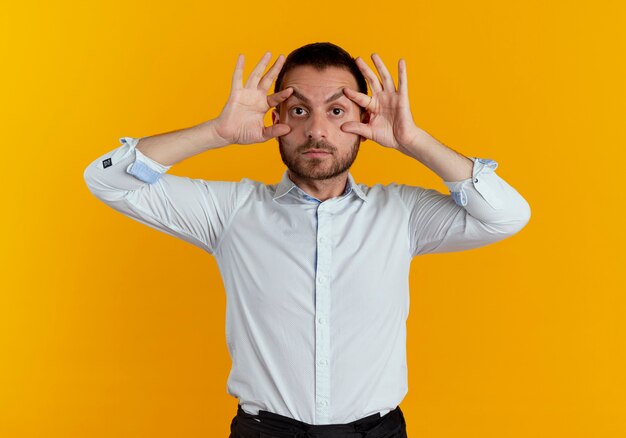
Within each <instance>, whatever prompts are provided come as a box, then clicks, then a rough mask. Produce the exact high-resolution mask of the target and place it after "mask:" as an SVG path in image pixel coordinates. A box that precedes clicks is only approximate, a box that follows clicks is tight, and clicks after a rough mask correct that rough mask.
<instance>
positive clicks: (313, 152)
mask: <svg viewBox="0 0 626 438" xmlns="http://www.w3.org/2000/svg"><path fill="white" fill-rule="evenodd" d="M330 154H331V153H330V152H329V151H327V150H325V149H309V150H307V151H305V152H304V155H308V156H310V157H321V156H324V155H330Z"/></svg>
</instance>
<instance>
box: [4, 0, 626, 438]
mask: <svg viewBox="0 0 626 438" xmlns="http://www.w3.org/2000/svg"><path fill="white" fill-rule="evenodd" d="M620 3H622V2H618V1H607V0H601V1H594V2H568V1H564V0H561V1H553V2H545V1H538V0H532V1H513V2H502V1H495V0H494V1H486V0H475V1H465V2H458V1H456V2H453V1H440V2H431V1H411V2H409V1H404V2H403V3H398V2H395V3H394V2H386V3H385V2H383V3H381V2H377V1H360V2H337V1H332V2H329V1H319V2H316V3H315V4H313V3H311V2H301V3H296V4H288V3H260V2H251V1H248V0H245V1H239V2H218V3H217V4H211V2H206V1H189V0H182V1H177V2H173V3H171V2H161V3H154V2H149V1H131V2H129V1H124V2H122V1H106V2H105V1H91V2H70V1H60V2H54V3H48V2H28V1H27V2H20V3H18V2H13V3H8V4H6V5H3V13H2V16H1V17H0V20H1V22H0V45H1V46H0V47H2V57H1V59H2V62H3V68H2V73H1V75H2V76H1V78H0V79H1V80H0V92H1V94H2V103H3V105H2V110H1V111H2V112H3V114H2V121H3V122H4V123H3V126H4V129H3V138H4V140H3V144H2V157H3V171H2V174H1V176H0V178H2V187H3V202H2V203H1V205H2V207H1V208H2V231H3V238H2V247H3V250H2V263H1V265H0V266H1V269H2V273H1V274H2V275H1V276H0V278H1V281H2V287H1V289H2V292H1V293H0V436H3V437H7V438H9V437H10V438H14V437H15V438H17V437H41V436H46V437H50V438H52V437H140V436H141V437H144V436H145V437H175V436H184V437H201V436H206V437H212V436H214V437H227V436H228V432H229V425H230V421H231V419H232V417H233V416H234V415H235V411H236V406H237V401H236V399H234V398H233V397H231V396H229V395H228V394H227V393H226V378H227V376H228V372H229V370H230V359H229V357H228V352H227V349H226V343H225V333H224V331H225V294H224V290H223V284H222V281H221V277H220V275H219V271H218V269H217V265H216V263H215V260H214V259H213V258H212V257H211V256H209V255H208V254H207V253H205V252H203V251H202V250H200V249H199V248H196V247H194V246H192V245H190V244H188V243H186V242H184V241H182V240H178V239H175V238H172V237H171V236H168V235H165V234H163V233H159V232H158V231H156V230H154V229H151V228H149V227H146V226H144V225H141V224H139V223H137V222H134V221H133V220H131V219H129V218H126V217H124V216H123V215H121V214H120V213H117V212H116V211H114V210H112V209H110V208H108V207H106V206H105V205H104V204H102V203H100V202H99V201H98V200H97V199H96V198H95V197H93V196H92V195H91V194H90V193H89V191H88V189H87V187H86V185H85V182H84V180H83V172H84V169H85V167H86V166H87V165H88V164H89V163H90V162H91V161H93V160H94V159H95V158H97V157H98V156H100V155H102V154H104V153H106V152H107V151H109V150H112V149H114V148H116V147H118V146H119V145H120V144H119V142H118V138H120V137H123V136H134V137H142V136H149V135H155V134H158V133H162V132H167V131H171V130H175V129H180V128H184V127H189V126H192V125H195V124H198V123H201V122H203V121H205V120H209V119H211V118H215V117H217V116H218V115H219V113H220V111H221V109H222V107H223V105H224V103H225V102H226V100H227V98H228V93H229V89H230V80H231V76H232V71H233V68H234V66H235V62H236V57H237V54H238V53H243V54H244V55H245V56H246V64H245V71H244V77H245V78H247V77H248V74H249V73H250V71H251V70H252V68H253V66H254V65H255V64H256V63H257V62H258V60H259V59H260V58H261V56H262V55H263V53H264V52H265V51H266V50H270V51H271V52H272V62H273V60H274V59H275V58H276V57H277V56H278V54H280V53H283V54H285V55H287V54H288V53H289V52H290V51H291V50H293V49H295V48H297V47H300V46H302V45H304V44H307V43H310V42H316V41H330V42H333V43H335V44H338V45H340V46H342V47H343V48H345V49H346V50H348V51H349V52H350V53H351V54H352V55H353V56H359V55H360V56H362V57H364V58H365V59H366V60H367V62H368V63H369V65H370V66H371V67H372V68H373V62H372V61H371V58H370V54H371V53H372V52H377V53H379V54H380V55H381V57H382V59H383V61H384V62H385V63H386V64H387V66H388V68H389V69H390V71H391V72H392V75H393V76H394V78H396V79H397V61H398V59H399V58H400V57H403V58H405V59H406V62H407V71H408V80H409V93H410V99H411V104H412V111H413V115H414V119H415V122H416V124H417V125H418V126H420V127H421V128H423V129H425V130H426V131H427V132H429V133H430V134H431V135H433V136H434V137H435V138H437V139H438V140H440V141H441V142H443V143H444V144H446V145H448V146H450V147H452V148H454V149H456V150H457V151H459V152H461V153H463V154H465V155H467V156H477V157H483V158H491V159H495V160H496V161H498V163H499V168H498V174H499V175H500V176H501V177H503V178H504V179H505V180H506V181H507V182H509V183H510V184H511V185H512V186H513V187H515V188H516V189H517V190H518V191H519V192H520V193H521V194H522V195H523V196H524V197H525V198H526V199H527V200H528V202H529V203H530V205H531V209H532V217H531V220H530V222H529V224H528V225H527V226H526V228H524V229H523V230H522V231H521V232H520V233H519V234H517V235H515V236H513V237H511V238H509V239H506V240H504V241H501V242H498V243H495V244H492V245H489V246H487V247H484V248H480V249H474V250H470V251H466V252H458V253H452V254H438V255H426V256H423V257H417V258H415V259H414V263H413V266H412V271H411V272H412V273H411V288H412V289H411V310H410V315H409V320H408V346H407V348H408V353H409V393H408V395H407V396H406V398H405V400H404V401H403V402H402V404H401V408H402V409H403V411H404V412H405V415H406V419H407V423H408V435H409V437H414V438H416V437H429V438H439V437H464V438H470V437H481V438H488V437H494V438H496V437H498V438H502V437H524V438H529V437H568V438H572V437H594V438H599V437H603V438H604V437H607V438H608V437H611V438H614V437H619V436H626V373H625V372H624V371H625V370H626V337H625V335H626V322H625V319H626V318H625V315H626V313H625V311H626V298H625V293H624V292H625V291H626V287H625V281H624V276H623V273H622V271H621V270H622V269H623V267H624V256H623V249H624V247H625V244H626V239H625V233H624V223H625V221H624V199H625V197H624V186H623V185H622V175H623V174H624V172H623V168H624V163H625V158H626V156H625V153H624V148H625V146H626V142H625V135H624V125H625V123H624V121H625V117H624V116H625V114H626V111H625V102H626V87H625V81H624V78H626V71H625V70H626V69H625V61H624V59H625V57H624V54H625V53H626V51H625V49H626V47H625V46H626V44H625V43H626V38H625V37H626V35H625V31H624V28H625V27H626V26H624V24H625V23H624V17H625V16H626V14H625V12H626V11H625V8H624V6H623V3H622V4H621V5H620ZM267 121H268V124H269V123H270V121H271V118H270V114H269V113H268V114H267ZM283 169H284V166H283V164H282V162H281V160H280V155H279V153H278V147H277V143H276V141H275V140H270V141H268V142H266V143H263V144H259V145H250V146H230V147H227V148H222V149H218V150H214V151H209V152H207V153H205V154H202V155H199V156H196V157H193V158H190V159H188V160H186V161H184V162H182V163H179V164H177V165H175V166H173V167H172V169H170V173H171V174H174V175H181V176H189V177H195V178H204V179H216V180H231V181H239V180H240V179H241V178H243V177H248V178H251V179H256V180H259V181H264V182H266V183H275V182H278V181H279V179H280V176H281V174H282V171H283ZM352 172H353V175H354V176H355V178H356V180H357V182H362V183H366V184H369V185H371V184H374V183H390V182H394V181H395V182H398V183H406V184H413V185H422V186H424V187H430V188H436V189H438V190H440V191H441V192H442V193H448V192H447V190H446V188H445V186H444V185H443V183H442V181H441V180H440V179H439V178H438V177H437V176H436V175H435V174H433V173H432V172H431V171H430V170H428V169H427V168H426V167H425V166H423V165H422V164H420V163H419V162H417V161H415V160H412V159H410V158H408V157H406V156H404V155H402V154H400V153H398V152H396V151H393V150H390V149H387V148H383V147H381V146H379V145H377V144H375V143H372V142H371V141H366V142H365V143H363V144H362V146H361V152H360V154H359V157H358V158H357V161H356V163H355V165H354V167H353V169H352Z"/></svg>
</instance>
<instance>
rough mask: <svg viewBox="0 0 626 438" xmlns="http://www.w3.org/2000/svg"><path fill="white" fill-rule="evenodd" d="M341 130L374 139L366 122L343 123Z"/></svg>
mask: <svg viewBox="0 0 626 438" xmlns="http://www.w3.org/2000/svg"><path fill="white" fill-rule="evenodd" d="M341 130H342V131H343V132H349V133H351V134H358V135H361V136H363V137H365V138H367V139H369V140H371V139H372V137H371V132H370V131H371V129H370V128H369V127H368V126H367V125H366V124H365V123H359V122H346V123H344V124H343V125H341Z"/></svg>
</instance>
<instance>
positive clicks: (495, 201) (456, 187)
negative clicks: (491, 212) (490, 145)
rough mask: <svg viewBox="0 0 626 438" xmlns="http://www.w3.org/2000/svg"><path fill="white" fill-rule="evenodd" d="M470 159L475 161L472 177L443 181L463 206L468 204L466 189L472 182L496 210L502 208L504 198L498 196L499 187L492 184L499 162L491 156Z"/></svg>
mask: <svg viewBox="0 0 626 438" xmlns="http://www.w3.org/2000/svg"><path fill="white" fill-rule="evenodd" d="M470 159H471V160H472V161H473V162H474V166H473V168H472V177H471V178H467V179H464V180H462V181H444V182H443V183H444V184H445V185H446V187H447V188H448V190H450V194H451V195H452V198H453V199H454V202H455V203H456V204H457V205H460V206H461V207H465V206H466V205H467V193H466V192H465V190H466V187H467V185H468V184H470V183H471V184H472V185H473V187H474V188H475V189H476V190H477V191H478V193H480V195H481V196H482V197H483V199H484V200H485V201H487V203H488V204H489V205H490V206H491V207H493V208H494V209H496V210H497V209H500V208H502V200H501V199H500V198H499V197H498V192H497V188H494V187H492V185H491V184H490V182H491V180H492V179H493V176H494V172H495V170H496V168H497V167H498V163H497V162H496V161H494V160H491V159H489V158H477V157H470Z"/></svg>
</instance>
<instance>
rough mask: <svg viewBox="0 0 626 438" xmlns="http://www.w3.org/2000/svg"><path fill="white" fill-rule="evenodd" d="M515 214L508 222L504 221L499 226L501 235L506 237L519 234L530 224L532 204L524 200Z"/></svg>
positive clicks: (512, 214)
mask: <svg viewBox="0 0 626 438" xmlns="http://www.w3.org/2000/svg"><path fill="white" fill-rule="evenodd" d="M522 200H523V202H520V203H519V205H518V207H517V208H516V209H515V211H514V212H512V213H511V215H510V216H509V217H508V218H507V220H506V221H502V222H500V223H499V224H498V225H497V228H498V230H499V233H501V234H503V235H504V237H508V236H512V235H514V234H517V233H519V232H520V231H521V230H522V229H523V228H524V227H525V226H526V225H527V224H528V222H530V216H531V212H530V204H528V202H527V201H526V200H525V199H523V198H522Z"/></svg>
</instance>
